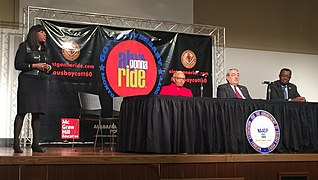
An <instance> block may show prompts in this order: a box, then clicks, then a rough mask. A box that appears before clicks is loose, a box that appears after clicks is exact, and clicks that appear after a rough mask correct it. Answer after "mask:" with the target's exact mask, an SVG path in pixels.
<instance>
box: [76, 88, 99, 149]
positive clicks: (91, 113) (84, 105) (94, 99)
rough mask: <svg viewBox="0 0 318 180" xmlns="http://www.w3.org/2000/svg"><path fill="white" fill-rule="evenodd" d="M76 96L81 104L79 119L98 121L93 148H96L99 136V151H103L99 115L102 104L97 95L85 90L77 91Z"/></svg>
mask: <svg viewBox="0 0 318 180" xmlns="http://www.w3.org/2000/svg"><path fill="white" fill-rule="evenodd" d="M78 98H79V102H80V106H81V111H80V115H79V119H80V120H87V121H97V122H98V127H97V130H96V135H95V142H94V150H96V145H97V138H98V137H100V138H101V143H102V145H101V146H102V147H101V149H100V152H102V151H104V140H103V131H102V117H101V113H102V106H101V103H100V100H99V95H97V94H92V93H87V92H78Z"/></svg>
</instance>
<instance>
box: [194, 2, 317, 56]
mask: <svg viewBox="0 0 318 180" xmlns="http://www.w3.org/2000/svg"><path fill="white" fill-rule="evenodd" d="M316 9H317V2H316V0H304V1H276V0H266V1H262V0H236V1H224V0H213V1H211V0H194V23H195V24H209V25H214V26H222V27H225V29H226V46H227V47H232V48H243V49H258V50H271V51H281V52H296V53H309V54H318V33H317V32H318V26H317V22H316V20H317V18H318V13H317V10H316Z"/></svg>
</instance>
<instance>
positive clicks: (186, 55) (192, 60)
mask: <svg viewBox="0 0 318 180" xmlns="http://www.w3.org/2000/svg"><path fill="white" fill-rule="evenodd" d="M181 62H182V64H183V66H184V67H185V68H188V69H191V68H193V67H194V66H195V64H196V63H197V57H196V56H195V54H194V52H193V51H191V50H185V51H183V53H182V55H181Z"/></svg>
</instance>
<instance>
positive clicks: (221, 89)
mask: <svg viewBox="0 0 318 180" xmlns="http://www.w3.org/2000/svg"><path fill="white" fill-rule="evenodd" d="M237 87H238V88H239V89H240V90H241V92H242V94H243V96H244V97H245V98H246V99H252V98H251V96H250V94H249V93H248V90H247V88H246V87H245V86H242V85H237ZM217 97H218V98H232V99H237V97H236V95H235V92H234V90H233V89H232V87H231V85H230V83H226V84H221V85H219V86H218V89H217Z"/></svg>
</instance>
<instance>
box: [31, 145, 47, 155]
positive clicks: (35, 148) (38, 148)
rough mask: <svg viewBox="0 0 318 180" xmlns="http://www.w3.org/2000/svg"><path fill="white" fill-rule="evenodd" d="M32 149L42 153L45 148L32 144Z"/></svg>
mask: <svg viewBox="0 0 318 180" xmlns="http://www.w3.org/2000/svg"><path fill="white" fill-rule="evenodd" d="M32 151H33V152H38V153H44V152H45V149H42V148H41V147H40V146H39V145H36V146H32Z"/></svg>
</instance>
